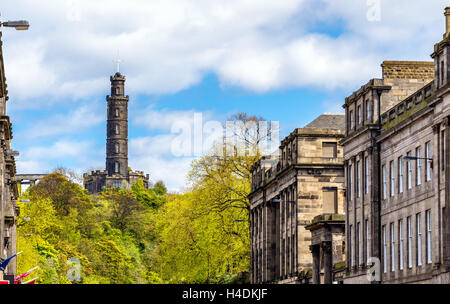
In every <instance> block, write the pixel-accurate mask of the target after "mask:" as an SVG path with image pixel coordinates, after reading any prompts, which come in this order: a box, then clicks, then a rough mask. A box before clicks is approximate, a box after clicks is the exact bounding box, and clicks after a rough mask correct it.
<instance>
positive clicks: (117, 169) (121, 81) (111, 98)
mask: <svg viewBox="0 0 450 304" xmlns="http://www.w3.org/2000/svg"><path fill="white" fill-rule="evenodd" d="M125 79H126V78H125V76H123V75H122V74H120V72H119V68H117V73H116V74H114V76H111V77H110V81H111V95H108V96H106V101H107V103H108V106H107V122H106V170H96V171H92V172H91V173H85V174H83V179H84V188H85V189H87V190H88V192H89V193H91V194H92V193H98V192H101V191H102V190H103V188H105V187H106V188H120V187H124V186H127V185H131V186H132V185H133V184H134V183H136V182H137V181H138V180H140V179H142V181H143V183H144V187H145V188H148V185H149V175H148V174H144V172H143V171H132V170H130V169H129V167H128V101H129V97H128V96H126V95H125Z"/></svg>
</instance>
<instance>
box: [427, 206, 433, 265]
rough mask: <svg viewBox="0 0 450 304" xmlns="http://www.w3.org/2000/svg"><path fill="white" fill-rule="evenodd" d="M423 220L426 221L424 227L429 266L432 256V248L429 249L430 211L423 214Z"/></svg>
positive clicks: (430, 239)
mask: <svg viewBox="0 0 450 304" xmlns="http://www.w3.org/2000/svg"><path fill="white" fill-rule="evenodd" d="M425 220H426V226H427V263H428V264H431V262H432V261H433V255H432V251H431V249H432V247H431V241H432V238H431V237H432V236H431V210H427V211H426V212H425Z"/></svg>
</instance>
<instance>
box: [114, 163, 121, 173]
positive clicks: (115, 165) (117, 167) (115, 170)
mask: <svg viewBox="0 0 450 304" xmlns="http://www.w3.org/2000/svg"><path fill="white" fill-rule="evenodd" d="M119 171H120V164H119V162H115V164H114V172H115V173H119Z"/></svg>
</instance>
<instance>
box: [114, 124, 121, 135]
mask: <svg viewBox="0 0 450 304" xmlns="http://www.w3.org/2000/svg"><path fill="white" fill-rule="evenodd" d="M115 131H116V135H119V134H120V127H119V125H116V126H115Z"/></svg>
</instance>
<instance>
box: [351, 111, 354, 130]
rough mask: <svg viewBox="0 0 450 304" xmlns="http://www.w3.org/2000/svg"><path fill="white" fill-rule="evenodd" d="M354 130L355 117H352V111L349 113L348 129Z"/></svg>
mask: <svg viewBox="0 0 450 304" xmlns="http://www.w3.org/2000/svg"><path fill="white" fill-rule="evenodd" d="M354 128H355V117H354V116H353V111H350V129H351V130H353V129H354Z"/></svg>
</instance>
